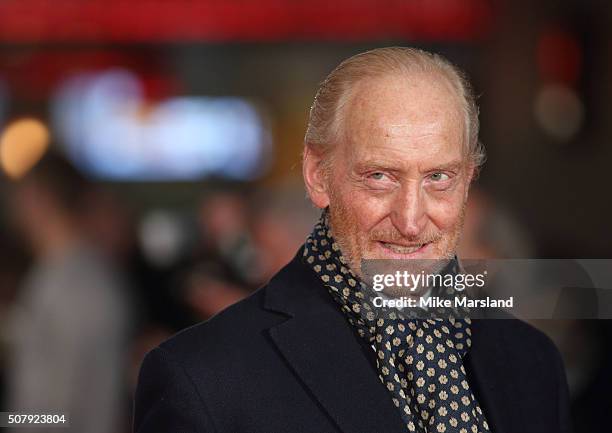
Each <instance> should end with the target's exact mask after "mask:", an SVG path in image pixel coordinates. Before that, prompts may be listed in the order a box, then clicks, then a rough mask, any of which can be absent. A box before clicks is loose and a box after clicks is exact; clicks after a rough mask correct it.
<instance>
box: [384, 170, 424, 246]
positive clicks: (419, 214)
mask: <svg viewBox="0 0 612 433" xmlns="http://www.w3.org/2000/svg"><path fill="white" fill-rule="evenodd" d="M392 206H393V208H392V211H391V222H392V223H393V225H394V226H395V228H396V229H397V230H398V231H399V232H400V233H401V234H402V235H403V236H405V237H407V238H411V237H416V236H418V235H420V234H421V232H422V231H423V230H424V229H425V225H426V224H427V214H426V203H425V200H424V197H423V192H422V191H421V188H420V186H419V185H418V184H417V183H416V182H415V183H410V184H408V185H406V186H403V187H402V188H401V189H400V190H399V191H398V195H397V197H395V199H394V203H393V204H392Z"/></svg>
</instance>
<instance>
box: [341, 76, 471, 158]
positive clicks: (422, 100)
mask: <svg viewBox="0 0 612 433" xmlns="http://www.w3.org/2000/svg"><path fill="white" fill-rule="evenodd" d="M460 107H461V106H460V103H459V98H458V96H457V94H456V92H455V91H454V90H453V89H452V87H451V86H450V83H449V82H448V80H446V79H445V78H442V77H440V76H436V75H427V74H422V73H421V74H418V73H415V74H410V75H408V76H407V75H402V76H389V77H383V78H376V79H367V80H362V81H361V82H359V83H358V84H357V85H356V86H355V87H354V89H353V91H352V94H351V95H350V97H349V99H348V102H347V105H346V108H345V113H344V115H345V117H344V120H343V134H344V140H343V142H344V143H345V144H344V145H345V146H347V147H348V148H350V151H351V152H350V154H351V155H353V156H355V157H358V156H368V155H371V154H376V153H379V154H381V157H386V158H391V159H398V158H399V159H400V160H411V161H416V162H418V161H419V160H422V159H424V158H427V159H430V160H431V159H433V160H435V159H453V158H455V159H456V158H458V157H460V156H461V155H462V154H463V143H464V117H463V115H462V111H461V108H460ZM432 162H435V161H432ZM439 162H440V163H443V162H444V161H439Z"/></svg>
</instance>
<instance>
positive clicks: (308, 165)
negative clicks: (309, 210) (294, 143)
mask: <svg viewBox="0 0 612 433" xmlns="http://www.w3.org/2000/svg"><path fill="white" fill-rule="evenodd" d="M322 162H323V158H322V155H320V154H319V152H316V151H314V150H313V149H312V148H311V147H310V146H304V159H303V165H302V174H303V175H304V183H305V184H306V190H307V191H308V196H309V197H310V200H311V201H312V202H313V203H314V205H315V206H316V207H318V208H320V209H324V208H326V207H327V206H329V195H328V193H327V179H326V176H325V173H324V170H323V164H322Z"/></svg>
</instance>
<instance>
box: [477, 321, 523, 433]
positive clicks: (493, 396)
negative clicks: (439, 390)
mask: <svg viewBox="0 0 612 433" xmlns="http://www.w3.org/2000/svg"><path fill="white" fill-rule="evenodd" d="M495 322H496V320H494V319H489V320H486V319H484V320H483V319H479V320H474V322H473V325H472V335H473V338H472V347H471V349H470V351H469V352H468V354H467V355H466V357H465V368H466V370H467V372H468V377H469V383H470V386H471V387H472V388H473V390H474V394H475V395H476V398H477V400H478V403H479V405H480V407H481V408H482V410H483V411H484V413H485V416H486V418H487V422H488V424H489V426H490V428H491V431H492V432H493V433H514V432H522V431H527V429H526V426H525V424H524V422H525V421H526V416H524V410H523V408H522V404H521V399H520V390H519V389H518V388H517V386H516V382H515V381H514V380H513V377H514V375H513V373H512V371H513V366H512V365H511V363H510V362H509V361H508V360H509V359H511V358H510V357H509V356H508V355H509V354H508V353H506V351H507V349H506V345H505V342H504V337H503V334H502V333H501V332H500V328H499V327H498V326H495V325H496V323H495Z"/></svg>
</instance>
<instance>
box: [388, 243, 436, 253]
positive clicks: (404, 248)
mask: <svg viewBox="0 0 612 433" xmlns="http://www.w3.org/2000/svg"><path fill="white" fill-rule="evenodd" d="M380 244H381V245H382V246H383V247H384V248H386V249H387V250H389V251H391V252H394V253H396V254H412V253H416V252H417V251H419V250H421V249H422V248H423V247H425V246H427V245H429V242H426V243H423V244H414V245H409V246H408V245H399V244H393V243H389V242H382V241H380Z"/></svg>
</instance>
